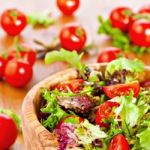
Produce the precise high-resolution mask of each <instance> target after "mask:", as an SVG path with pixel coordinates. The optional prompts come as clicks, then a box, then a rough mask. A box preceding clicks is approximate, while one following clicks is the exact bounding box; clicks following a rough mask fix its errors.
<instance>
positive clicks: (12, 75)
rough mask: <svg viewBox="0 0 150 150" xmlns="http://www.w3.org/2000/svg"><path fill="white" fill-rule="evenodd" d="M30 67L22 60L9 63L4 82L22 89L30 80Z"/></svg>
mask: <svg viewBox="0 0 150 150" xmlns="http://www.w3.org/2000/svg"><path fill="white" fill-rule="evenodd" d="M32 72H33V71H32V66H31V65H30V64H29V63H28V62H25V61H23V60H17V59H13V60H11V61H9V62H8V63H7V65H6V69H5V73H4V76H5V80H6V81H7V82H8V83H9V84H10V85H12V86H14V87H24V86H25V85H26V84H27V83H28V82H29V81H30V80H31V78H32Z"/></svg>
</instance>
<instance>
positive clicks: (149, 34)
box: [129, 19, 150, 47]
mask: <svg viewBox="0 0 150 150" xmlns="http://www.w3.org/2000/svg"><path fill="white" fill-rule="evenodd" d="M129 37H130V39H131V41H132V42H133V43H134V44H137V45H139V46H145V47H150V22H149V21H148V20H146V19H140V20H136V21H134V22H133V23H132V25H131V26H130V29H129Z"/></svg>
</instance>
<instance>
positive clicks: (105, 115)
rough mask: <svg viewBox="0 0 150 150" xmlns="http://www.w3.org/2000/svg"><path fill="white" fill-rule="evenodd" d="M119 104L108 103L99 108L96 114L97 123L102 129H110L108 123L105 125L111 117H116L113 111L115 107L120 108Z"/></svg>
mask: <svg viewBox="0 0 150 150" xmlns="http://www.w3.org/2000/svg"><path fill="white" fill-rule="evenodd" d="M118 106H119V103H117V102H111V101H107V102H105V103H103V104H101V105H100V106H99V109H98V111H97V113H96V118H95V122H96V124H98V125H100V126H101V127H106V128H108V127H109V124H108V123H105V121H106V120H108V119H109V118H110V117H115V113H114V112H113V111H112V110H113V108H114V107H118Z"/></svg>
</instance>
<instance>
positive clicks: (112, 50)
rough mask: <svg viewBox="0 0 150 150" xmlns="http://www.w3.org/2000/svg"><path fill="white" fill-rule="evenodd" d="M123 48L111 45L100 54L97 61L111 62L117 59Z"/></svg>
mask: <svg viewBox="0 0 150 150" xmlns="http://www.w3.org/2000/svg"><path fill="white" fill-rule="evenodd" d="M121 52H122V50H121V49H119V48H116V47H109V48H106V49H104V50H103V51H102V52H101V53H100V54H99V55H98V59H97V62H99V63H102V62H111V61H112V60H115V59H117V57H118V56H119V55H121Z"/></svg>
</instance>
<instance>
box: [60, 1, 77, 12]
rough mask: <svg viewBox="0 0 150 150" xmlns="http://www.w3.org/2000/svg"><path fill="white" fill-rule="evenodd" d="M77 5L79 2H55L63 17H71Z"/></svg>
mask: <svg viewBox="0 0 150 150" xmlns="http://www.w3.org/2000/svg"><path fill="white" fill-rule="evenodd" d="M79 5H80V0H57V6H58V8H59V9H60V11H61V12H62V13H63V14H64V15H72V14H73V13H74V12H75V11H76V10H77V9H78V7H79Z"/></svg>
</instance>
